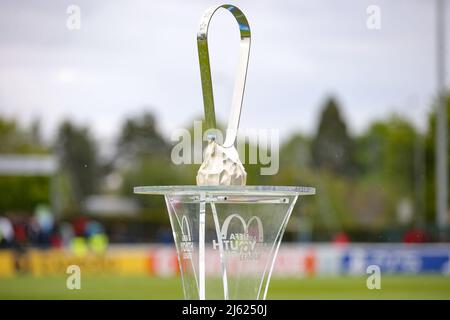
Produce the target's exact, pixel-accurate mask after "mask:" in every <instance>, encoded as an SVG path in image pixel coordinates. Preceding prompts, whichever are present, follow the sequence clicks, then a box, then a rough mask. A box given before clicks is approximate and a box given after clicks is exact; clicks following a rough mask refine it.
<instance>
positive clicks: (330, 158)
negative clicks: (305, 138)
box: [311, 98, 355, 175]
mask: <svg viewBox="0 0 450 320" xmlns="http://www.w3.org/2000/svg"><path fill="white" fill-rule="evenodd" d="M311 148H312V150H311V153H312V160H313V165H314V166H315V167H317V168H322V169H327V170H329V171H331V172H334V173H338V174H342V175H350V174H352V173H353V172H354V171H355V167H354V159H353V141H352V139H351V138H350V136H349V135H348V133H347V126H346V124H345V122H344V120H343V119H342V117H341V115H340V112H339V107H338V104H337V102H336V101H335V100H334V99H333V98H330V99H328V101H327V102H326V103H325V106H324V108H323V111H322V114H321V117H320V122H319V128H318V130H317V134H316V136H315V137H314V139H313V141H312V146H311Z"/></svg>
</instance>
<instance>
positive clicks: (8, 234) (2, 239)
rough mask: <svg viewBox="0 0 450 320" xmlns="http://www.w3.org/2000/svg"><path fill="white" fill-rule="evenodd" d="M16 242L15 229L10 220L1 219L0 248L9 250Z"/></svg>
mask: <svg viewBox="0 0 450 320" xmlns="http://www.w3.org/2000/svg"><path fill="white" fill-rule="evenodd" d="M13 240H14V229H13V226H12V223H11V221H9V219H8V218H4V217H0V248H9V247H10V246H11V245H12V243H13Z"/></svg>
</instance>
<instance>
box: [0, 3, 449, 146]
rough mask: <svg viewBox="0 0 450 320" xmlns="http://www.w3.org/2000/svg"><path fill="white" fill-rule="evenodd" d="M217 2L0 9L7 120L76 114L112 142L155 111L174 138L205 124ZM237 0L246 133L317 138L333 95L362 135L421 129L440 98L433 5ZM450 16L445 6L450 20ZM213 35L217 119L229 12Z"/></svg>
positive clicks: (225, 96)
mask: <svg viewBox="0 0 450 320" xmlns="http://www.w3.org/2000/svg"><path fill="white" fill-rule="evenodd" d="M217 3H218V2H216V1H198V0H197V1H187V0H175V1H174V0H167V1H150V0H142V1H140V0H133V1H120V0H96V1H92V0H86V1H81V0H71V1H56V0H54V1H43V0H40V1H35V0H33V1H31V0H29V1H16V0H6V1H5V0H2V1H1V3H0V114H2V115H7V116H9V117H14V118H17V119H19V120H20V121H22V122H24V123H27V122H28V121H30V119H32V118H36V117H38V118H40V119H41V121H42V125H43V126H44V131H45V133H46V135H47V136H49V135H50V134H51V133H52V132H54V130H55V126H56V125H57V124H58V122H59V121H61V119H63V118H72V119H74V120H76V121H77V122H79V123H85V124H88V125H91V126H92V128H93V130H94V132H95V133H96V134H97V135H98V136H99V137H100V138H107V137H112V136H114V134H116V133H117V130H118V127H119V126H120V123H121V121H123V119H124V117H125V116H127V115H132V114H135V113H137V112H139V111H141V110H144V109H147V110H151V111H153V112H154V113H155V114H156V116H157V117H158V120H159V121H160V127H161V130H162V131H163V132H164V133H165V134H166V135H167V136H169V134H170V132H171V130H173V129H175V128H179V127H183V126H187V125H189V123H190V122H191V121H192V120H193V119H194V118H199V117H201V116H202V115H203V106H202V96H201V86H200V76H199V67H198V58H197V47H196V33H197V29H198V22H199V18H200V17H201V15H202V13H203V11H204V10H205V9H206V8H208V7H209V6H210V5H213V4H217ZM233 3H234V4H236V5H238V6H239V7H240V8H241V9H242V10H243V11H244V13H245V14H246V15H247V18H248V19H249V22H250V26H251V30H252V48H251V53H250V64H249V74H248V77H247V89H246V94H245V98H244V105H243V111H242V118H241V127H242V128H278V129H280V133H281V135H282V136H284V137H285V136H286V135H287V134H289V133H291V132H294V131H301V132H305V133H312V132H314V131H315V129H316V126H317V118H318V114H319V110H320V106H321V104H322V103H323V101H324V99H325V98H326V97H327V96H329V95H334V96H335V97H337V98H338V100H339V101H340V103H341V105H342V107H343V114H344V117H345V118H346V120H347V121H348V124H349V126H350V129H351V130H352V131H353V132H360V131H361V130H363V129H364V128H366V127H367V125H368V123H370V122H371V121H373V120H374V119H380V118H385V117H387V116H388V115H389V114H390V113H392V112H394V111H396V112H399V113H402V114H404V115H405V116H407V117H409V118H411V119H413V120H414V121H415V122H416V123H417V124H418V125H419V126H422V127H423V126H424V124H425V120H424V119H425V116H426V115H427V113H428V111H429V108H430V104H431V101H432V99H433V95H434V92H435V90H436V81H435V78H436V77H435V70H436V68H435V56H436V52H435V7H434V6H435V1H425V0H396V1H392V0H391V1H375V0H372V1H361V0H345V1H333V0H322V1H318V0H314V1H300V0H292V1H273V0H272V1H268V0H252V1H233ZM70 4H75V5H78V6H79V7H80V8H81V29H80V30H72V31H71V30H69V29H68V28H67V27H66V20H67V17H68V14H67V13H66V9H67V7H68V6H69V5H70ZM371 4H375V5H378V6H379V7H380V9H381V29H380V30H370V29H368V28H367V26H366V21H367V18H368V15H367V13H366V9H367V7H368V6H369V5H371ZM449 13H450V4H449V3H447V8H446V17H447V23H448V25H450V14H449ZM447 30H450V27H447ZM209 39H210V55H211V59H212V69H213V80H214V90H215V98H216V110H217V114H218V115H219V119H222V120H223V121H226V119H227V117H228V110H229V105H230V101H231V95H232V88H233V82H234V76H235V75H234V71H235V67H236V62H237V57H238V29H237V26H236V25H235V22H234V20H233V18H232V16H231V15H230V14H229V13H227V12H226V11H223V12H221V14H217V15H216V16H215V17H214V19H213V22H212V25H211V28H210V34H209ZM447 39H448V40H447V41H448V43H449V44H450V32H447ZM448 46H450V45H448ZM449 56H450V54H447V65H450V63H449V62H450V61H449V60H450V59H449ZM448 69H450V66H449V67H448ZM447 83H448V76H447Z"/></svg>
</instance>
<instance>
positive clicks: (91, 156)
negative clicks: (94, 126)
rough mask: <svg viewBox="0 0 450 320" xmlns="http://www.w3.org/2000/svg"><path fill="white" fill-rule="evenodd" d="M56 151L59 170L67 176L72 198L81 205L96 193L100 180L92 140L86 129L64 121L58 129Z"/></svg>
mask: <svg viewBox="0 0 450 320" xmlns="http://www.w3.org/2000/svg"><path fill="white" fill-rule="evenodd" d="M56 151H57V154H58V157H59V161H60V166H61V168H62V169H63V170H64V171H65V172H66V173H67V175H68V176H69V179H70V184H71V186H72V191H73V193H74V198H75V200H76V201H77V202H78V203H81V201H83V200H84V199H85V198H86V197H87V196H88V195H91V194H93V193H95V192H96V191H97V186H98V179H99V178H100V177H99V171H98V163H97V146H96V144H95V142H94V139H93V138H92V137H91V134H90V132H89V130H88V129H87V128H86V127H80V126H77V125H75V124H73V123H71V122H69V121H65V122H63V123H62V124H61V125H60V127H59V129H58V136H57V141H56Z"/></svg>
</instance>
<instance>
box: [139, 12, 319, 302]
mask: <svg viewBox="0 0 450 320" xmlns="http://www.w3.org/2000/svg"><path fill="white" fill-rule="evenodd" d="M220 8H224V9H226V10H228V11H229V12H230V13H231V14H232V15H233V16H234V18H235V19H236V21H237V22H238V25H239V30H240V36H241V43H240V50H241V53H240V62H239V67H238V73H237V78H236V82H235V87H234V94H233V99H232V106H231V114H230V118H229V122H228V129H227V136H226V138H225V142H224V144H223V145H219V144H218V142H216V141H215V137H214V136H209V142H208V143H209V144H208V148H207V149H206V152H205V160H204V162H203V164H202V166H201V167H200V170H199V172H198V175H197V184H198V185H196V186H160V187H135V188H134V192H135V193H138V194H153V195H155V194H156V195H158V194H159V195H164V196H165V200H166V205H167V210H168V212H169V217H170V223H171V226H172V231H173V236H174V240H175V245H176V249H177V253H178V262H179V266H180V271H181V277H182V282H183V289H184V296H185V298H186V299H200V300H204V299H226V300H227V299H265V298H266V295H267V290H268V287H269V282H270V277H271V274H272V270H273V266H274V262H275V259H276V256H277V253H278V249H279V247H280V243H281V239H282V237H283V234H284V230H285V228H286V225H287V223H288V221H289V218H290V215H291V213H292V211H293V208H294V206H295V203H296V202H297V199H298V197H299V196H303V195H311V194H314V193H315V189H314V188H310V187H281V186H280V187H279V186H245V181H246V172H245V170H244V168H243V166H242V163H241V162H240V160H239V157H238V156H236V155H237V152H236V151H235V148H234V144H235V140H236V133H237V130H238V126H239V118H240V114H241V108H242V100H243V94H244V88H245V81H246V75H247V65H248V58H249V52H250V27H249V24H248V21H247V18H246V17H245V15H244V14H243V13H242V11H241V10H239V9H238V8H237V7H235V6H233V5H220V6H214V7H211V8H209V9H208V10H207V11H206V12H205V14H204V15H203V17H202V20H201V22H200V31H199V32H198V34H197V44H198V51H199V62H200V72H201V80H202V91H203V103H204V108H205V122H206V126H207V129H215V127H216V123H215V114H214V98H213V90H212V82H211V70H210V65H209V52H208V40H207V33H208V27H209V22H210V20H211V18H212V16H213V15H214V13H215V12H216V11H217V10H218V9H220ZM208 150H209V151H208ZM217 271H219V273H220V275H221V276H220V277H214V276H213V275H214V274H216V272H217Z"/></svg>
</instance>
